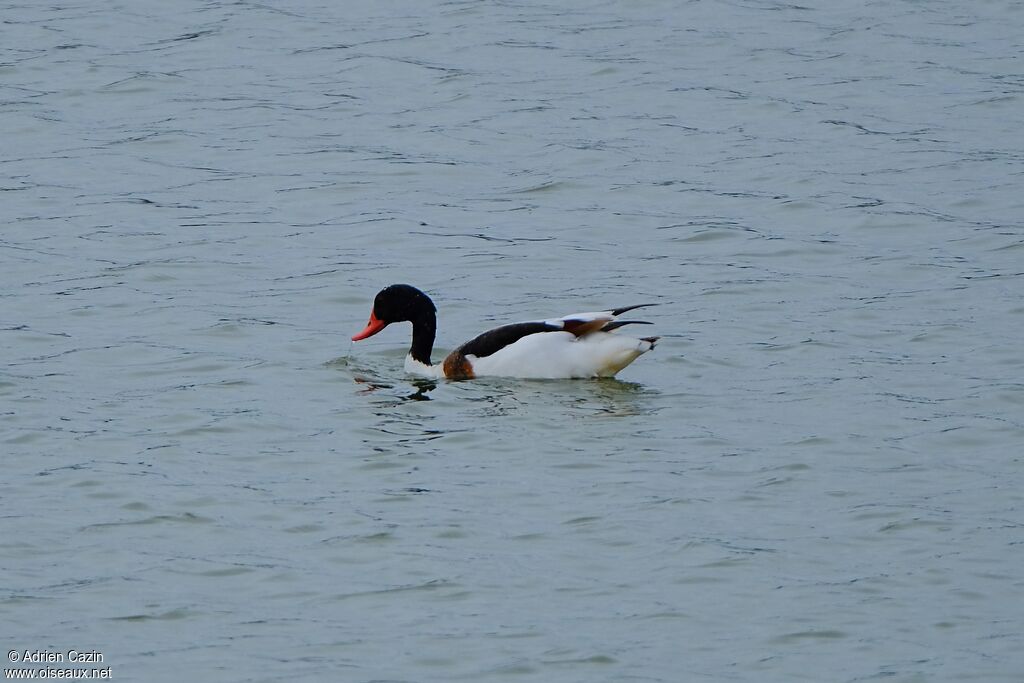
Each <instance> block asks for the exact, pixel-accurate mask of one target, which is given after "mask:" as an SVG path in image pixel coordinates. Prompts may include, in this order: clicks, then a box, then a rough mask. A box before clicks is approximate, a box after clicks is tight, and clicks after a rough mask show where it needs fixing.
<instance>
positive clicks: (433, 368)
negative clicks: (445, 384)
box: [405, 353, 444, 378]
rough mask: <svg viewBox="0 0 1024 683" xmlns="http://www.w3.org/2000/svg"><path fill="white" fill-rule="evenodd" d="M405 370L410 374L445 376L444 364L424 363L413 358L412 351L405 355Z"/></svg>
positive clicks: (434, 376)
mask: <svg viewBox="0 0 1024 683" xmlns="http://www.w3.org/2000/svg"><path fill="white" fill-rule="evenodd" d="M405 371H406V372H407V373H409V374H410V375H418V376H420V377H432V378H442V377H444V366H443V365H430V364H427V363H423V362H421V361H418V360H416V359H415V358H413V357H412V354H411V353H410V354H408V355H407V356H406V357H405Z"/></svg>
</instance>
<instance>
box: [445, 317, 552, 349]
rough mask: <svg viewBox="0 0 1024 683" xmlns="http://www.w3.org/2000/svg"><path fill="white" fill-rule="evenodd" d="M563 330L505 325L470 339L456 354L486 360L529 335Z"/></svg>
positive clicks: (540, 324)
mask: <svg viewBox="0 0 1024 683" xmlns="http://www.w3.org/2000/svg"><path fill="white" fill-rule="evenodd" d="M561 329H562V328H561V327H558V326H557V325H550V324H548V323H545V322H531V323H513V324H511V325H503V326H502V327H496V328H494V329H493V330H490V331H488V332H484V333H483V334H481V335H480V336H479V337H475V338H473V339H470V340H469V341H468V342H466V343H465V344H463V345H462V346H460V347H459V348H458V349H456V351H455V352H457V353H459V354H461V355H463V356H476V357H477V358H485V357H486V356H490V355H491V354H493V353H497V352H498V351H501V350H502V349H503V348H505V347H506V346H508V345H509V344H513V343H515V342H517V341H519V340H520V339H522V338H523V337H525V336H527V335H530V334H537V333H538V332H557V331H559V330H561Z"/></svg>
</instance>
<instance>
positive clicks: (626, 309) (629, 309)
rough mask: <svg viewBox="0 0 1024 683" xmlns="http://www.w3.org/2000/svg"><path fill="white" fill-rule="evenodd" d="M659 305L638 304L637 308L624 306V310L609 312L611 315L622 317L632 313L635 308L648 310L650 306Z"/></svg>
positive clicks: (617, 309) (614, 309)
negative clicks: (629, 312) (624, 314)
mask: <svg viewBox="0 0 1024 683" xmlns="http://www.w3.org/2000/svg"><path fill="white" fill-rule="evenodd" d="M657 305H658V304H656V303H653V304H636V305H635V306H623V307H622V308H613V309H612V310H610V311H608V312H609V313H611V314H612V315H616V316H618V315H622V314H623V313H625V312H626V311H632V310H633V309H635V308H646V307H648V306H657Z"/></svg>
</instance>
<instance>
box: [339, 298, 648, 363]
mask: <svg viewBox="0 0 1024 683" xmlns="http://www.w3.org/2000/svg"><path fill="white" fill-rule="evenodd" d="M651 305H653V304H640V305H638V306H625V307H623V308H615V309H612V310H610V311H601V312H597V313H576V314H574V315H567V316H565V317H564V318H557V319H552V320H538V321H533V322H522V323H513V324H511V325H503V326H502V327H496V328H494V329H493V330H490V331H488V332H484V333H483V334H481V335H480V336H478V337H475V338H473V339H471V340H469V341H468V342H466V343H465V344H463V345H462V346H460V347H458V348H457V349H455V350H454V351H452V352H451V353H449V354H448V356H447V357H446V358H445V359H444V361H443V362H442V363H440V364H438V365H434V364H433V363H431V362H430V352H431V351H432V350H433V348H434V334H435V332H436V330H437V308H436V307H435V306H434V302H433V301H431V300H430V297H429V296H427V295H426V294H424V293H423V292H421V291H420V290H418V289H416V288H415V287H412V286H410V285H391V286H390V287H385V288H384V289H382V290H381V291H380V292H378V293H377V296H376V298H374V300H373V311H371V313H370V322H369V323H367V325H366V329H364V330H363V331H362V332H360V333H359V334H357V335H355V336H354V337H352V341H359V340H360V339H366V338H367V337H372V336H373V335H375V334H377V333H378V332H380V331H381V330H383V329H384V328H385V327H387V326H388V325H389V324H391V323H397V322H405V321H408V322H411V323H412V347H411V348H410V349H409V355H408V356H406V358H405V370H406V372H409V373H410V374H416V375H424V376H427V377H446V378H448V379H472V378H474V377H487V376H489V377H522V378H538V379H540V378H573V377H612V376H614V375H615V373H617V372H618V371H619V370H621V369H622V368H624V367H626V366H627V365H629V364H630V363H632V362H633V361H634V360H636V359H637V357H639V356H640V354H643V353H646V352H647V351H650V350H651V349H653V348H654V345H655V343H656V342H657V341H658V339H659V338H658V337H644V338H642V339H634V338H632V337H627V336H623V335H619V334H614V333H612V330H615V329H617V328H619V327H622V326H623V325H629V324H643V325H650V324H651V323H648V322H646V321H643V320H618V319H617V317H618V316H619V315H621V314H623V313H625V312H626V311H631V310H633V309H634V308H640V307H641V306H651Z"/></svg>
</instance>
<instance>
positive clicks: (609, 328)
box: [601, 320, 654, 332]
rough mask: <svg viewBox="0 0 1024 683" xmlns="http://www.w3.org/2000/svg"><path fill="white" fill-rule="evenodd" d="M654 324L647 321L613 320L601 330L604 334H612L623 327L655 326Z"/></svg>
mask: <svg viewBox="0 0 1024 683" xmlns="http://www.w3.org/2000/svg"><path fill="white" fill-rule="evenodd" d="M653 324H654V323H652V322H650V321H647V320H613V321H612V322H610V323H608V324H606V325H605V326H604V327H602V328H601V331H602V332H611V331H612V330H617V329H619V328H620V327H622V326H623V325H653Z"/></svg>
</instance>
